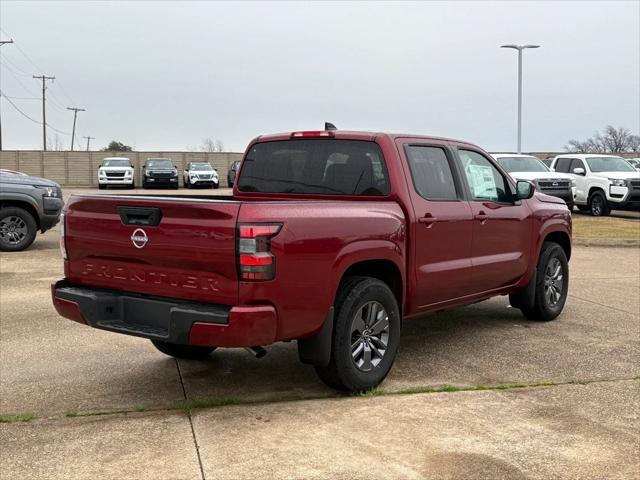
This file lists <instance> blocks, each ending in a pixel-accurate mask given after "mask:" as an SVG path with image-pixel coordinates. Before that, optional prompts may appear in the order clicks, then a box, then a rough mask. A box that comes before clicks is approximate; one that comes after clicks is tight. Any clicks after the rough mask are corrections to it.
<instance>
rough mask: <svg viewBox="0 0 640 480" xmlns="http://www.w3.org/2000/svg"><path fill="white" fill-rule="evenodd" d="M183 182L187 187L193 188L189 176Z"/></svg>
mask: <svg viewBox="0 0 640 480" xmlns="http://www.w3.org/2000/svg"><path fill="white" fill-rule="evenodd" d="M183 183H184V186H185V188H191V181H190V180H189V177H187V178H186V179H185V180H184V182H183Z"/></svg>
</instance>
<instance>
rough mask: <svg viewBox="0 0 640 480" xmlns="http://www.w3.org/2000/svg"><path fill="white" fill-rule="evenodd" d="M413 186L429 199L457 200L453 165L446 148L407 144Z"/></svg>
mask: <svg viewBox="0 0 640 480" xmlns="http://www.w3.org/2000/svg"><path fill="white" fill-rule="evenodd" d="M405 152H406V154H407V160H408V162H409V169H410V170H411V177H412V178H413V186H414V187H415V189H416V192H418V194H419V195H420V196H421V197H423V198H426V199H427V200H457V199H458V193H457V192H456V186H455V184H454V183H453V175H452V174H451V165H450V164H449V161H448V160H447V156H446V154H445V153H444V149H442V148H439V147H427V146H419V145H407V146H405Z"/></svg>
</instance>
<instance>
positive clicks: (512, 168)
mask: <svg viewBox="0 0 640 480" xmlns="http://www.w3.org/2000/svg"><path fill="white" fill-rule="evenodd" d="M491 156H492V157H493V158H495V159H496V160H497V161H498V163H499V164H500V165H501V166H502V168H504V169H505V170H506V171H507V172H508V173H509V175H511V176H512V177H513V178H514V179H516V180H531V181H532V182H534V183H535V185H536V190H538V191H540V192H542V193H546V194H547V195H552V196H554V197H558V198H561V199H562V200H564V201H565V202H566V203H567V207H569V211H573V190H574V189H573V186H574V180H573V178H572V177H571V175H569V174H566V173H556V172H552V171H550V170H549V168H547V166H546V165H545V164H544V163H542V161H541V160H540V159H539V158H537V157H534V156H532V155H521V154H516V153H492V154H491Z"/></svg>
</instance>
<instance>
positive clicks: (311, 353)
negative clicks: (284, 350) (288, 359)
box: [298, 307, 333, 367]
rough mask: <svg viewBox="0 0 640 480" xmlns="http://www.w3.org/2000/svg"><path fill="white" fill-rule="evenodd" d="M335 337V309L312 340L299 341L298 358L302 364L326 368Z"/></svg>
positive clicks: (331, 310)
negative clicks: (332, 339) (333, 337)
mask: <svg viewBox="0 0 640 480" xmlns="http://www.w3.org/2000/svg"><path fill="white" fill-rule="evenodd" d="M332 336H333V307H331V308H330V309H329V312H328V313H327V316H326V318H325V319H324V323H323V324H322V328H321V329H320V331H319V332H318V333H317V334H316V335H314V336H313V337H310V338H304V339H300V340H298V357H299V358H300V361H301V362H302V363H308V364H311V365H316V366H318V367H326V366H327V365H329V361H330V360H331V338H332Z"/></svg>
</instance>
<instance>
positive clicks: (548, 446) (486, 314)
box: [0, 189, 640, 479]
mask: <svg viewBox="0 0 640 480" xmlns="http://www.w3.org/2000/svg"><path fill="white" fill-rule="evenodd" d="M92 192H95V193H97V191H92ZM207 192H211V191H207ZM224 192H225V190H222V189H221V190H218V191H216V192H215V193H224ZM101 193H102V192H101ZM118 193H119V192H118ZM124 193H128V192H124ZM179 193H193V192H192V191H190V190H180V191H179ZM57 242H58V232H57V229H55V230H54V231H51V232H48V233H46V234H45V235H42V236H39V237H38V239H37V240H36V242H35V243H34V245H33V247H32V248H31V249H30V250H28V251H26V252H21V253H14V254H1V255H0V415H3V419H4V420H7V421H8V420H11V419H10V418H8V417H4V416H9V415H27V414H31V415H33V416H34V419H33V420H31V421H29V422H19V421H15V422H8V423H2V424H0V468H1V470H0V471H1V472H2V477H3V478H81V479H85V478H92V479H95V478H172V479H173V478H176V479H182V478H184V479H203V478H206V479H213V478H216V479H218V478H222V479H224V478H229V479H238V478H255V477H256V476H264V477H265V478H281V477H287V478H300V477H304V478H545V479H546V478H551V477H563V478H604V477H606V478H639V477H640V294H639V292H640V249H638V248H633V247H632V248H616V247H587V246H576V247H575V250H574V254H573V257H572V259H571V264H570V267H571V282H570V292H569V299H568V302H567V306H566V309H565V312H564V313H563V315H562V316H561V317H560V319H559V320H557V321H554V322H550V323H535V322H530V321H527V320H525V319H524V317H522V316H521V315H520V313H519V311H517V310H514V309H511V308H509V307H508V301H507V299H506V298H504V297H501V298H497V299H492V300H490V301H486V302H482V303H479V304H475V305H472V306H469V307H465V308H460V309H456V310H452V311H448V312H443V313H440V314H437V315H433V316H430V317H427V318H424V319H420V320H412V321H408V322H406V323H405V325H404V330H403V336H402V342H401V351H400V353H399V357H398V359H397V361H396V364H395V366H394V368H393V369H392V371H391V374H390V375H389V377H388V379H387V380H386V381H385V382H384V383H383V385H382V386H381V388H380V389H379V390H377V391H375V392H373V394H371V395H368V396H364V397H344V396H339V395H336V394H335V393H334V392H333V391H331V390H329V389H328V388H326V387H325V386H324V385H323V384H322V383H320V381H319V380H318V379H317V378H316V377H315V374H314V372H313V369H312V368H311V367H309V366H305V365H302V364H300V363H298V361H297V353H296V346H295V343H284V344H277V345H275V346H272V347H269V348H268V352H269V353H268V355H267V356H266V357H265V358H263V359H256V358H253V357H252V356H250V355H249V354H247V353H246V352H245V351H244V350H235V349H220V350H218V351H216V352H215V353H214V354H213V355H212V356H211V358H210V359H209V360H207V361H201V362H200V361H182V360H180V361H176V360H174V359H171V358H169V357H166V356H164V355H163V354H161V353H160V352H158V351H157V350H156V349H155V348H153V347H152V346H151V344H150V343H149V342H148V341H146V340H144V339H139V338H134V337H127V336H124V335H116V334H112V333H108V332H103V331H99V330H95V329H91V328H88V327H86V326H82V325H79V324H76V323H74V322H70V321H68V320H65V319H62V318H60V317H59V316H58V315H57V314H56V312H55V311H54V309H53V307H52V306H51V301H50V291H49V285H50V283H51V281H53V280H54V279H56V278H59V277H60V276H62V261H61V258H60V254H59V251H58V243H57ZM198 407H204V408H198Z"/></svg>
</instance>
